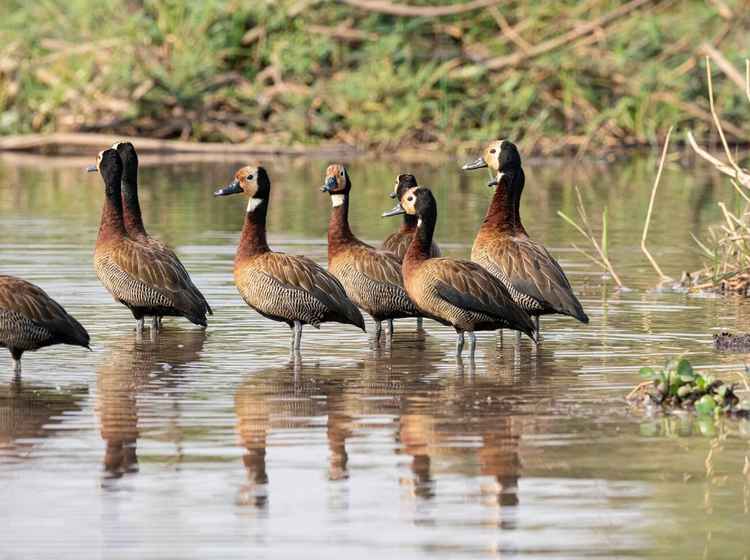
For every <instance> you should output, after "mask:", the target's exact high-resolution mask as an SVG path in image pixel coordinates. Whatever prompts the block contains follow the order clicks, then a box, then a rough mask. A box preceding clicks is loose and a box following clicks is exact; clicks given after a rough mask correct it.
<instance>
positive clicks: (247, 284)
mask: <svg viewBox="0 0 750 560" xmlns="http://www.w3.org/2000/svg"><path fill="white" fill-rule="evenodd" d="M239 193H242V194H244V195H245V196H246V197H247V199H248V203H247V211H246V214H245V224H244V226H243V227H242V234H241V236H240V243H239V245H238V246H237V253H236V256H235V259H234V283H235V285H236V286H237V290H239V292H240V295H241V296H242V299H244V300H245V303H247V304H248V305H249V306H250V307H252V308H253V309H255V310H256V311H257V312H258V313H260V314H261V315H263V316H264V317H266V318H268V319H272V320H274V321H281V322H284V323H286V324H288V325H289V326H290V327H291V328H292V329H293V331H292V340H291V351H292V353H295V352H299V350H300V342H301V337H302V327H303V325H308V324H309V325H312V326H313V327H315V328H316V329H318V328H320V325H321V323H326V322H331V321H332V322H337V323H343V324H346V325H354V326H355V327H359V328H360V329H362V330H365V321H364V319H363V318H362V314H361V313H360V312H359V309H357V307H356V306H355V305H354V304H353V303H352V302H351V301H350V300H349V298H348V297H347V295H346V292H345V291H344V287H343V286H342V285H341V283H340V282H339V281H338V280H337V279H336V278H335V277H334V276H333V275H332V274H330V273H328V272H326V271H325V270H323V269H322V268H321V267H320V266H318V265H317V264H316V263H315V262H313V261H312V260H310V259H309V258H307V257H303V256H293V255H286V254H284V253H275V252H273V251H271V249H270V248H269V247H268V243H267V242H266V214H267V213H268V202H269V198H270V195H271V180H270V179H269V177H268V173H266V170H265V169H264V168H263V167H243V168H241V169H240V170H238V171H237V173H235V175H234V180H233V181H232V182H231V183H230V184H229V185H228V186H226V187H224V188H222V189H219V190H217V191H216V192H214V196H227V195H232V194H239Z"/></svg>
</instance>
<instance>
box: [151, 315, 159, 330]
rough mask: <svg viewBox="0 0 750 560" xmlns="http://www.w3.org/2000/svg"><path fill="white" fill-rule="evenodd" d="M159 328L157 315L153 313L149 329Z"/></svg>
mask: <svg viewBox="0 0 750 560" xmlns="http://www.w3.org/2000/svg"><path fill="white" fill-rule="evenodd" d="M160 328H161V322H160V321H159V316H158V315H154V316H153V318H152V319H151V330H154V331H158V330H159V329H160Z"/></svg>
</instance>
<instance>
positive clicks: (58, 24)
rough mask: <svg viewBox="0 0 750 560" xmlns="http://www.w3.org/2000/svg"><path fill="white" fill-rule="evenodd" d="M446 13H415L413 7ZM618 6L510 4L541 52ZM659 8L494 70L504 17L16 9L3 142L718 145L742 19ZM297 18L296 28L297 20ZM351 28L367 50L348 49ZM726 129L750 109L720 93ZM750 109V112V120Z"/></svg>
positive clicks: (290, 6) (2, 65) (233, 9)
mask: <svg viewBox="0 0 750 560" xmlns="http://www.w3.org/2000/svg"><path fill="white" fill-rule="evenodd" d="M446 3H449V2H447V0H443V1H438V0H429V1H419V0H410V2H409V4H410V5H423V4H424V5H426V4H446ZM618 5H621V2H615V1H596V0H593V1H591V0H590V1H589V2H586V3H585V5H584V6H583V7H582V6H581V3H580V2H575V1H572V0H571V1H567V2H545V3H533V4H528V3H501V4H499V5H498V9H499V10H501V11H502V15H503V16H504V17H505V18H506V19H507V21H508V22H509V23H510V25H511V26H515V27H517V29H518V33H519V34H520V35H521V37H522V38H523V40H524V41H526V42H527V43H529V44H532V45H535V44H539V43H541V42H543V41H545V40H548V39H550V38H553V37H555V36H557V35H559V34H560V33H563V32H565V31H568V30H570V29H573V28H575V27H576V26H578V25H581V24H583V23H586V22H588V21H591V20H593V19H594V18H596V17H599V16H601V15H603V14H605V13H607V12H609V11H610V10H612V9H613V8H615V7H617V6H618ZM727 5H728V6H729V7H730V9H732V10H733V12H734V17H733V18H731V19H729V20H725V19H723V18H722V17H721V16H720V15H719V14H718V13H717V11H716V10H715V8H714V7H713V6H712V5H711V3H709V2H703V1H698V0H693V1H677V2H654V3H652V4H650V5H649V6H648V7H647V8H646V9H644V10H641V11H639V12H634V13H633V14H631V15H630V16H628V17H626V18H623V19H619V20H617V21H616V22H615V23H614V24H613V25H611V26H609V27H607V28H605V29H604V30H602V31H601V32H600V33H598V34H596V35H595V39H596V40H595V41H584V42H578V43H574V44H572V45H570V46H568V47H566V48H563V49H559V50H555V51H553V52H550V53H548V54H546V55H543V56H540V57H538V58H534V59H533V60H529V61H527V62H525V63H523V64H521V65H519V66H517V67H513V68H506V69H503V70H500V71H497V72H479V73H478V74H476V75H473V76H472V77H468V78H467V77H463V76H462V74H461V72H462V71H463V70H465V69H466V68H469V67H472V66H473V65H475V64H476V63H477V61H479V60H481V59H485V58H492V57H498V56H503V55H508V54H511V53H513V52H516V51H517V50H518V48H519V47H517V46H516V45H514V44H513V42H511V41H510V40H508V39H507V38H506V37H505V36H504V35H503V33H502V32H501V31H500V28H499V27H498V23H497V21H496V20H495V18H494V17H493V14H492V11H491V10H488V9H483V10H477V11H474V12H469V13H465V14H462V15H460V16H451V17H441V18H423V17H395V16H391V15H387V14H378V13H372V12H368V11H364V10H362V9H358V8H355V7H351V6H348V5H345V4H341V3H338V2H332V1H312V0H310V1H307V2H303V1H302V0H282V1H279V2H265V1H261V0H259V1H255V2H241V1H239V0H207V1H203V2H188V1H186V0H120V1H118V2H115V1H112V0H69V1H65V2H63V1H61V0H39V1H36V2H20V1H18V0H9V1H8V0H6V2H4V3H3V7H0V134H11V133H30V132H51V131H70V130H76V131H105V132H118V133H127V134H142V135H149V136H159V137H165V138H177V137H181V138H185V139H194V140H201V141H234V142H237V141H254V142H266V143H285V144H310V145H315V144H321V143H331V142H335V143H347V144H356V145H359V146H362V147H367V148H381V149H384V150H393V149H396V148H401V147H404V146H427V147H435V148H441V149H460V148H465V147H467V146H474V145H475V144H477V143H478V142H482V141H485V140H486V139H488V138H495V137H499V136H500V137H511V138H514V139H516V140H518V141H519V142H520V143H521V146H522V148H523V149H524V150H525V151H537V152H545V153H551V152H559V151H563V150H593V151H598V152H601V151H608V150H611V149H614V148H616V147H618V146H622V145H643V144H655V143H656V142H657V139H658V138H659V137H660V136H661V135H663V134H664V133H665V132H666V129H667V128H668V127H669V126H670V125H672V124H675V125H677V126H678V127H682V128H687V127H690V128H691V129H693V130H695V131H696V133H697V134H698V135H699V136H700V135H701V134H704V135H705V134H707V133H708V131H709V130H710V128H711V126H710V123H709V122H706V121H705V120H703V119H701V118H696V117H695V116H693V115H691V114H690V113H689V112H688V111H686V110H685V107H684V106H683V104H689V105H692V106H693V107H695V108H699V109H702V110H704V111H706V112H707V100H706V92H705V83H704V82H705V76H704V73H703V71H702V68H703V62H702V60H701V58H700V56H699V55H697V54H696V48H697V46H698V45H699V44H700V43H701V42H702V41H703V40H711V39H712V38H717V37H718V38H720V40H719V41H715V42H716V43H717V48H719V49H720V50H721V51H722V52H723V53H724V55H725V56H726V57H727V58H728V59H729V60H730V61H731V62H732V63H734V64H735V66H737V67H738V69H740V70H742V68H743V56H745V55H746V54H747V53H746V45H747V43H746V29H747V27H748V23H750V15H748V10H747V9H746V5H745V4H744V3H743V2H741V1H739V0H737V1H731V0H730V1H728V2H727ZM293 12H294V13H293ZM337 26H342V27H344V28H347V29H351V30H355V31H357V32H359V33H360V34H362V39H361V40H358V41H351V40H343V39H341V38H340V37H338V36H337V34H336V32H335V31H334V29H336V28H337ZM716 93H717V98H718V100H719V104H720V107H721V108H722V111H723V114H724V117H725V118H726V119H727V120H728V121H731V122H735V123H737V122H742V119H743V118H744V117H745V116H746V109H747V105H746V101H745V100H743V98H742V92H741V91H739V89H738V88H737V87H736V86H735V85H734V84H732V83H730V82H728V81H727V80H725V79H723V77H717V80H716ZM743 103H744V104H743Z"/></svg>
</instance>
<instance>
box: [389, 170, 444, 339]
mask: <svg viewBox="0 0 750 560" xmlns="http://www.w3.org/2000/svg"><path fill="white" fill-rule="evenodd" d="M417 186H418V185H417V178H416V177H415V176H414V175H411V174H409V173H403V174H401V175H398V176H397V177H396V181H395V184H394V186H393V192H391V193H390V194H389V195H388V196H390V197H391V198H395V199H396V200H399V201H400V200H401V198H402V197H403V196H404V194H406V191H408V190H409V189H411V188H414V187H417ZM416 231H417V217H416V216H410V215H409V214H404V220H403V222H401V227H400V228H399V230H398V231H397V232H395V233H392V234H390V235H389V236H388V237H386V238H385V241H383V249H385V250H386V251H390V252H391V253H393V254H394V255H396V256H397V257H398V260H399V262H403V260H404V255H405V254H406V250H407V249H408V248H409V245H410V244H411V240H412V238H413V237H414V232H416ZM430 256H431V257H439V256H440V248H439V247H438V246H437V243H435V242H434V241H433V242H432V247H431V248H430ZM421 328H422V317H418V318H417V329H421Z"/></svg>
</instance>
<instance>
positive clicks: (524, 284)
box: [494, 238, 588, 323]
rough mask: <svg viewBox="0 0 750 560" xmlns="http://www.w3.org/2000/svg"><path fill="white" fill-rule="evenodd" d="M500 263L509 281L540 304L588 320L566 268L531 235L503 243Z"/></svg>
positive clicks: (581, 319) (499, 252) (498, 253)
mask: <svg viewBox="0 0 750 560" xmlns="http://www.w3.org/2000/svg"><path fill="white" fill-rule="evenodd" d="M504 245H505V246H504V248H503V250H502V251H496V252H494V256H495V257H498V256H499V257H500V259H501V266H502V268H503V270H504V272H505V274H506V275H507V277H508V280H509V281H510V283H511V285H512V286H513V287H514V288H515V289H516V290H518V291H520V292H522V293H524V294H527V295H529V296H531V297H533V298H534V299H535V300H537V301H538V302H539V303H540V304H541V305H542V306H543V307H546V308H548V309H551V310H554V311H555V312H557V313H563V314H565V315H570V316H572V317H575V318H576V319H578V320H580V321H583V322H584V323H588V317H587V316H586V313H584V311H583V307H582V306H581V303H580V302H579V301H578V298H576V296H575V294H574V293H573V289H572V288H571V286H570V282H569V281H568V278H567V277H566V276H565V272H563V269H562V268H561V267H560V265H559V264H558V262H557V261H556V260H555V259H554V258H553V257H552V255H550V254H549V252H548V251H547V249H546V248H545V247H544V246H543V245H541V244H539V243H537V242H535V241H533V240H531V239H528V238H526V239H523V238H522V239H514V240H513V241H512V242H509V243H507V244H504Z"/></svg>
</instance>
